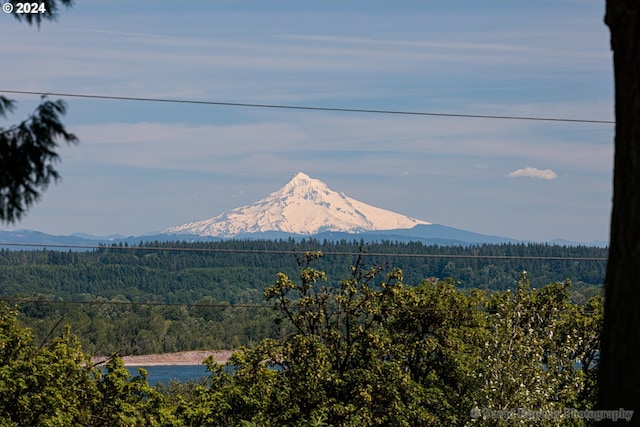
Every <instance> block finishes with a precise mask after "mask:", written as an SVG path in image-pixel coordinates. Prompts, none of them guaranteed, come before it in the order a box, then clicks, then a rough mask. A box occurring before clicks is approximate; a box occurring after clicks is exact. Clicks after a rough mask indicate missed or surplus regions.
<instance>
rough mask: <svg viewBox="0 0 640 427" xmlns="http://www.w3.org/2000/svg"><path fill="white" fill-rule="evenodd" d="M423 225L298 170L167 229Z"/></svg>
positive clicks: (212, 231) (307, 230)
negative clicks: (274, 186)
mask: <svg viewBox="0 0 640 427" xmlns="http://www.w3.org/2000/svg"><path fill="white" fill-rule="evenodd" d="M418 224H430V223H429V222H426V221H422V220H419V219H415V218H410V217H407V216H404V215H401V214H398V213H395V212H391V211H388V210H385V209H380V208H377V207H374V206H370V205H367V204H365V203H362V202H359V201H357V200H354V199H351V198H349V197H347V196H346V195H344V194H342V193H337V192H335V191H333V190H331V189H330V188H329V187H327V185H326V184H325V183H324V182H322V181H320V180H319V179H314V178H311V177H310V176H308V175H307V174H305V173H303V172H298V173H297V174H295V175H294V176H293V178H292V179H291V180H290V181H289V182H288V183H287V184H285V185H284V187H282V188H280V189H279V190H277V191H275V192H273V193H271V194H269V195H268V196H267V197H265V198H263V199H261V200H258V201H257V202H255V203H253V204H251V205H248V206H243V207H239V208H235V209H232V210H230V211H227V212H224V213H222V214H220V215H218V216H216V217H213V218H210V219H207V220H203V221H195V222H190V223H187V224H183V225H180V226H177V227H171V228H169V229H167V230H165V233H172V234H195V235H199V236H217V237H234V236H237V235H239V234H244V233H261V232H265V231H281V232H286V233H292V234H301V235H312V234H318V233H321V232H324V231H333V232H347V233H360V232H364V231H371V230H393V229H399V228H413V227H414V226H416V225H418Z"/></svg>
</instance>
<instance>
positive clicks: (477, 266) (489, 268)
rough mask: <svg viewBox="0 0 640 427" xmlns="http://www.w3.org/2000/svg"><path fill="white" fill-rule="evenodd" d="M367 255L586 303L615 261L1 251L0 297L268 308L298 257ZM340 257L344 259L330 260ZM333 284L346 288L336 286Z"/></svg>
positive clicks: (343, 246)
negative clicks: (568, 294)
mask: <svg viewBox="0 0 640 427" xmlns="http://www.w3.org/2000/svg"><path fill="white" fill-rule="evenodd" d="M360 248H363V250H364V251H366V252H368V253H370V254H384V255H375V256H373V255H372V256H367V260H368V262H370V263H371V264H376V265H389V264H392V265H394V266H396V267H398V268H401V269H402V270H403V272H404V275H405V278H406V280H407V281H408V282H410V283H419V282H420V281H421V280H423V279H425V278H428V277H438V278H445V277H451V278H452V279H453V280H454V281H455V283H456V286H457V287H459V288H477V289H484V290H506V289H515V287H516V285H517V282H518V279H519V276H520V272H522V271H523V270H526V271H527V272H528V273H529V274H528V276H529V277H530V280H531V283H532V286H534V287H540V286H543V285H544V284H546V283H550V282H554V281H562V280H565V279H570V280H571V281H572V282H573V283H574V288H575V289H578V290H585V292H586V293H587V295H586V297H588V296H590V295H591V294H593V293H594V292H597V289H598V288H599V287H600V286H601V285H602V283H603V280H604V274H605V265H606V263H605V262H604V261H601V260H579V259H574V260H557V259H552V258H606V256H607V250H606V249H603V248H596V247H565V246H553V245H543V244H501V245H482V246H472V247H462V246H425V245H423V244H422V243H395V242H380V243H369V244H366V245H364V244H363V243H362V242H356V241H340V242H330V241H323V242H319V241H316V240H312V239H311V240H303V241H301V242H295V241H293V240H281V241H225V242H200V243H186V242H167V243H159V242H156V243H144V244H142V243H141V244H140V246H136V247H124V246H114V247H106V246H105V247H103V248H101V249H99V250H94V251H87V252H73V251H68V252H63V251H52V250H41V251H10V250H0V296H15V295H46V296H48V297H51V298H61V299H65V300H69V299H72V300H82V299H83V298H90V297H104V298H109V299H111V298H114V297H124V298H125V299H126V300H128V301H135V302H167V303H194V302H196V301H199V300H201V299H204V298H214V299H215V300H217V301H224V302H229V303H232V304H233V303H246V302H260V301H261V300H262V290H263V289H264V288H265V287H266V286H267V285H268V284H269V283H270V282H271V281H272V280H273V278H274V277H276V274H277V273H278V272H279V271H283V272H285V273H287V274H292V273H294V272H295V261H294V260H295V258H294V256H293V254H294V253H295V252H297V253H304V252H306V251H321V252H323V253H324V254H325V256H324V257H323V259H322V260H320V261H319V263H318V269H321V270H323V271H325V272H326V273H327V275H328V276H329V277H333V278H335V277H341V276H342V274H343V272H344V271H348V269H349V266H351V265H352V263H353V262H354V259H355V255H348V254H354V253H357V252H359V250H360ZM172 249H177V250H172ZM263 251H264V252H263ZM336 252H337V253H340V254H339V255H331V253H336ZM469 257H471V258H469ZM474 257H475V258H474ZM486 257H491V258H486ZM501 257H514V258H501ZM526 257H531V258H529V259H525V258H526ZM283 266H284V267H283ZM287 266H289V267H288V268H286V267H287ZM283 268H284V269H283ZM334 280H335V279H334ZM333 284H334V285H337V284H338V283H337V280H336V281H335V282H333ZM594 286H595V287H596V288H591V289H588V288H590V287H594ZM581 298H582V301H584V300H586V298H585V297H584V296H582V297H581Z"/></svg>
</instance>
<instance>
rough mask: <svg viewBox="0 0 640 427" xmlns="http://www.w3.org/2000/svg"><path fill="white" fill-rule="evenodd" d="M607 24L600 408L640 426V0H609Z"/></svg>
mask: <svg viewBox="0 0 640 427" xmlns="http://www.w3.org/2000/svg"><path fill="white" fill-rule="evenodd" d="M605 23H606V24H607V26H608V27H609V30H610V31H611V49H612V50H613V68H614V76H615V113H616V136H615V161H614V176H613V210H612V213H611V236H610V242H609V261H608V265H607V276H606V280H605V315H604V331H603V335H602V351H601V359H600V373H599V387H600V389H599V390H600V391H599V405H598V406H599V407H600V408H601V409H612V410H613V409H619V408H624V409H628V410H634V411H635V414H634V417H633V421H632V424H633V425H640V363H638V359H639V358H640V0H607V2H606V15H605ZM605 424H608V422H605Z"/></svg>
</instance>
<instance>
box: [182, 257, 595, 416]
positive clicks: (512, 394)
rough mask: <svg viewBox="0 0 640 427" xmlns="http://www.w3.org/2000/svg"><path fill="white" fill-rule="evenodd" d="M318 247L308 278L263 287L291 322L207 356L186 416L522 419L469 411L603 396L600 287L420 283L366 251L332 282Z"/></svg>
mask: <svg viewBox="0 0 640 427" xmlns="http://www.w3.org/2000/svg"><path fill="white" fill-rule="evenodd" d="M319 257H320V254H318V253H315V252H309V253H306V254H305V256H304V257H302V258H299V266H300V274H299V279H298V280H292V279H291V278H289V276H288V275H286V274H279V275H278V278H277V280H276V282H275V283H274V285H272V286H270V287H268V288H267V289H266V290H265V296H266V298H267V299H268V300H273V301H275V305H276V308H277V310H279V311H280V313H281V315H282V319H281V322H283V323H285V322H290V323H291V325H292V326H293V328H292V329H291V333H289V334H288V335H286V336H284V337H283V338H282V339H278V340H265V341H263V342H262V343H261V344H260V345H258V346H257V347H256V348H254V349H241V350H240V351H238V352H237V353H235V354H234V356H233V358H232V359H231V360H230V362H229V364H228V365H227V367H226V369H225V368H222V367H219V366H213V365H212V364H211V363H210V365H209V369H210V370H211V372H212V375H211V377H210V384H209V385H208V386H204V387H199V388H198V392H199V393H200V395H199V398H197V399H196V400H195V401H194V404H193V405H186V404H185V405H183V407H182V408H181V412H180V413H181V414H182V419H183V420H184V422H185V423H192V424H198V425H209V426H214V425H266V426H272V425H273V426H308V425H332V426H371V425H389V426H414V425H420V426H428V425H460V426H463V425H469V424H471V423H473V424H474V425H512V424H513V423H514V422H515V423H518V422H525V421H524V420H520V421H517V420H506V419H505V418H487V419H483V418H482V415H481V414H482V412H479V414H480V418H479V419H475V420H473V419H472V417H471V414H473V413H474V412H473V411H479V410H480V408H483V409H485V408H486V409H492V410H498V409H501V410H504V409H512V410H517V409H519V408H526V409H528V410H531V411H534V410H558V411H562V410H563V409H565V408H572V409H586V408H592V407H593V404H594V396H595V374H596V369H597V352H598V348H599V341H598V336H599V331H600V328H601V323H602V311H601V303H600V299H599V298H593V299H591V300H590V301H589V303H588V304H587V305H584V306H578V305H575V304H572V303H571V302H570V295H569V292H568V289H569V287H570V283H569V282H561V283H553V284H550V285H547V286H545V287H543V288H541V289H539V290H536V289H531V288H530V286H529V283H528V281H527V279H526V277H525V276H523V277H522V278H521V280H520V282H519V285H518V288H517V290H516V291H515V292H508V291H507V292H500V293H493V294H491V295H486V294H485V293H483V292H481V291H467V292H461V291H459V290H456V289H455V284H454V282H453V281H452V280H450V279H448V280H444V281H440V280H436V279H431V280H426V281H423V282H422V283H421V284H420V285H419V286H416V287H409V286H406V285H404V284H403V280H402V273H401V272H400V271H399V270H397V269H396V270H391V271H390V272H389V273H387V274H386V275H384V274H382V273H383V269H382V268H379V267H376V266H373V267H371V268H364V266H363V265H362V264H361V259H358V260H357V262H356V263H355V266H354V268H353V269H352V270H351V275H350V276H349V277H348V278H347V279H345V280H343V281H341V283H340V286H339V287H338V288H334V287H329V286H326V285H325V284H324V280H325V278H326V277H325V274H324V273H323V272H321V271H318V270H316V269H313V268H311V266H310V263H311V261H314V260H316V259H318V258H319ZM475 413H476V414H478V412H475ZM557 422H558V420H542V421H540V422H539V423H538V424H535V423H534V424H535V425H556V424H557ZM562 422H563V423H564V424H566V425H582V420H580V419H574V418H567V419H565V420H563V421H562ZM252 423H253V424H252ZM526 423H527V425H531V420H526Z"/></svg>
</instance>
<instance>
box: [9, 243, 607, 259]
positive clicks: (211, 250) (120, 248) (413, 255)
mask: <svg viewBox="0 0 640 427" xmlns="http://www.w3.org/2000/svg"><path fill="white" fill-rule="evenodd" d="M2 246H10V247H31V248H34V247H35V248H43V249H46V248H58V249H64V248H66V249H84V250H92V249H93V250H105V251H110V250H113V251H161V252H209V253H245V254H270V255H294V254H299V255H300V254H304V253H307V252H320V253H321V254H322V256H367V257H393V258H445V259H446V258H452V259H505V260H537V261H606V260H607V258H606V257H577V256H576V257H573V256H568V257H567V256H529V255H479V254H416V253H386V252H349V251H328V252H324V251H319V250H294V249H292V250H286V251H285V250H275V249H230V248H177V247H152V246H105V245H72V244H69V245H67V244H50V245H48V244H41V243H11V242H0V247H2Z"/></svg>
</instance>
